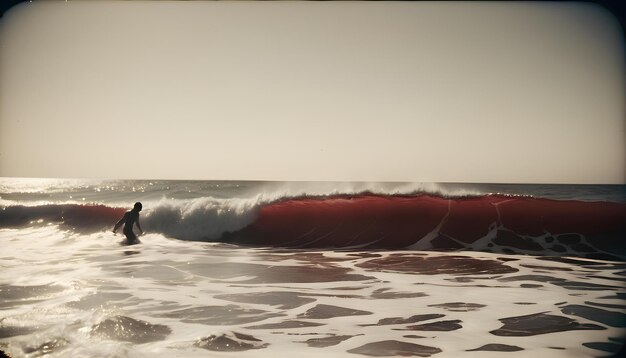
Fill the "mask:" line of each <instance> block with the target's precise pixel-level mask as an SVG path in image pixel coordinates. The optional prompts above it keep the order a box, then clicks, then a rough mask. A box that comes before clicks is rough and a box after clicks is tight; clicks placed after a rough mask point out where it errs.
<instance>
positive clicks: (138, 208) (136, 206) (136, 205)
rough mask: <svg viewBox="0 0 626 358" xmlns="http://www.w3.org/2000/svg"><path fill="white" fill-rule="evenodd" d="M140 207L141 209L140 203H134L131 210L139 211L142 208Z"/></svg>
mask: <svg viewBox="0 0 626 358" xmlns="http://www.w3.org/2000/svg"><path fill="white" fill-rule="evenodd" d="M142 207H143V206H142V205H141V203H140V202H136V203H135V206H134V207H133V210H135V211H141V208H142Z"/></svg>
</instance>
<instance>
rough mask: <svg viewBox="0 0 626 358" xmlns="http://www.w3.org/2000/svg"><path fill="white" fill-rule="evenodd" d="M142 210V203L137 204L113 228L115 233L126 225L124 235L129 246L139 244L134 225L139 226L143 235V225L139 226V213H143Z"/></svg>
mask: <svg viewBox="0 0 626 358" xmlns="http://www.w3.org/2000/svg"><path fill="white" fill-rule="evenodd" d="M141 208H142V205H141V203H139V202H137V203H135V206H134V207H133V210H131V211H127V212H126V213H125V214H124V216H122V218H121V219H120V221H118V222H117V224H115V227H114V228H113V233H115V232H116V231H117V229H119V227H120V226H122V224H124V235H126V242H127V243H128V244H134V243H137V242H138V240H137V235H135V233H134V232H133V225H135V224H137V228H139V231H141V233H142V234H143V230H142V229H141V225H139V212H140V211H141Z"/></svg>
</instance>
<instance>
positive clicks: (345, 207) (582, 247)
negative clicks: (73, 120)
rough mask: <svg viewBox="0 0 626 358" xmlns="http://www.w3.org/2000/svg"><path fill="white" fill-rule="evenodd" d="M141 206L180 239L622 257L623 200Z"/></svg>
mask: <svg viewBox="0 0 626 358" xmlns="http://www.w3.org/2000/svg"><path fill="white" fill-rule="evenodd" d="M144 207H145V208H146V210H145V211H144V212H142V215H141V223H142V226H143V228H144V230H146V231H147V232H153V233H160V234H162V235H164V236H166V237H170V238H175V239H181V240H195V241H217V242H227V243H234V244H244V245H253V246H268V247H290V248H303V249H310V248H324V249H328V248H331V249H347V248H366V249H417V250H427V249H430V250H476V251H493V252H503V253H509V254H514V253H520V254H534V255H536V254H544V255H545V254H548V255H575V256H584V257H589V258H604V259H607V258H611V259H615V258H622V257H626V243H624V241H625V240H624V237H626V204H625V203H613V202H602V201H599V202H586V201H575V200H551V199H540V198H533V197H524V196H507V195H482V196H465V197H445V196H437V195H431V194H411V195H400V194H396V195H378V194H373V193H358V194H354V195H351V194H340V195H323V196H311V195H305V196H299V197H274V196H273V195H269V196H268V195H257V196H256V197H254V198H248V199H232V198H231V199H217V198H212V197H203V198H195V199H187V200H182V199H176V200H172V199H161V200H160V201H158V202H153V203H149V205H145V204H144ZM125 211H126V208H121V207H110V206H104V205H78V204H60V205H59V204H46V205H40V206H21V205H17V206H8V207H4V208H2V210H1V211H0V227H15V226H25V225H36V224H47V223H57V224H59V225H62V226H63V227H66V228H69V229H73V230H77V231H92V232H93V231H97V230H110V229H111V228H112V226H113V225H114V224H115V222H116V221H117V220H118V219H119V218H120V217H121V216H122V215H123V213H124V212H125Z"/></svg>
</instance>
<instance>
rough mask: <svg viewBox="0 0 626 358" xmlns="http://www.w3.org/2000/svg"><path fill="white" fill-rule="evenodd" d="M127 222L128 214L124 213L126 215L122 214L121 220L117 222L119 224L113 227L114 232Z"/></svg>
mask: <svg viewBox="0 0 626 358" xmlns="http://www.w3.org/2000/svg"><path fill="white" fill-rule="evenodd" d="M124 222H126V214H124V216H122V218H121V219H120V221H118V222H117V224H115V226H114V227H113V232H116V231H117V229H119V228H120V226H122V224H123V223H124Z"/></svg>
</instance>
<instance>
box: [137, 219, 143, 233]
mask: <svg viewBox="0 0 626 358" xmlns="http://www.w3.org/2000/svg"><path fill="white" fill-rule="evenodd" d="M135 224H137V228H138V229H139V231H141V233H142V234H143V230H142V229H141V225H139V216H137V220H136V221H135Z"/></svg>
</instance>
